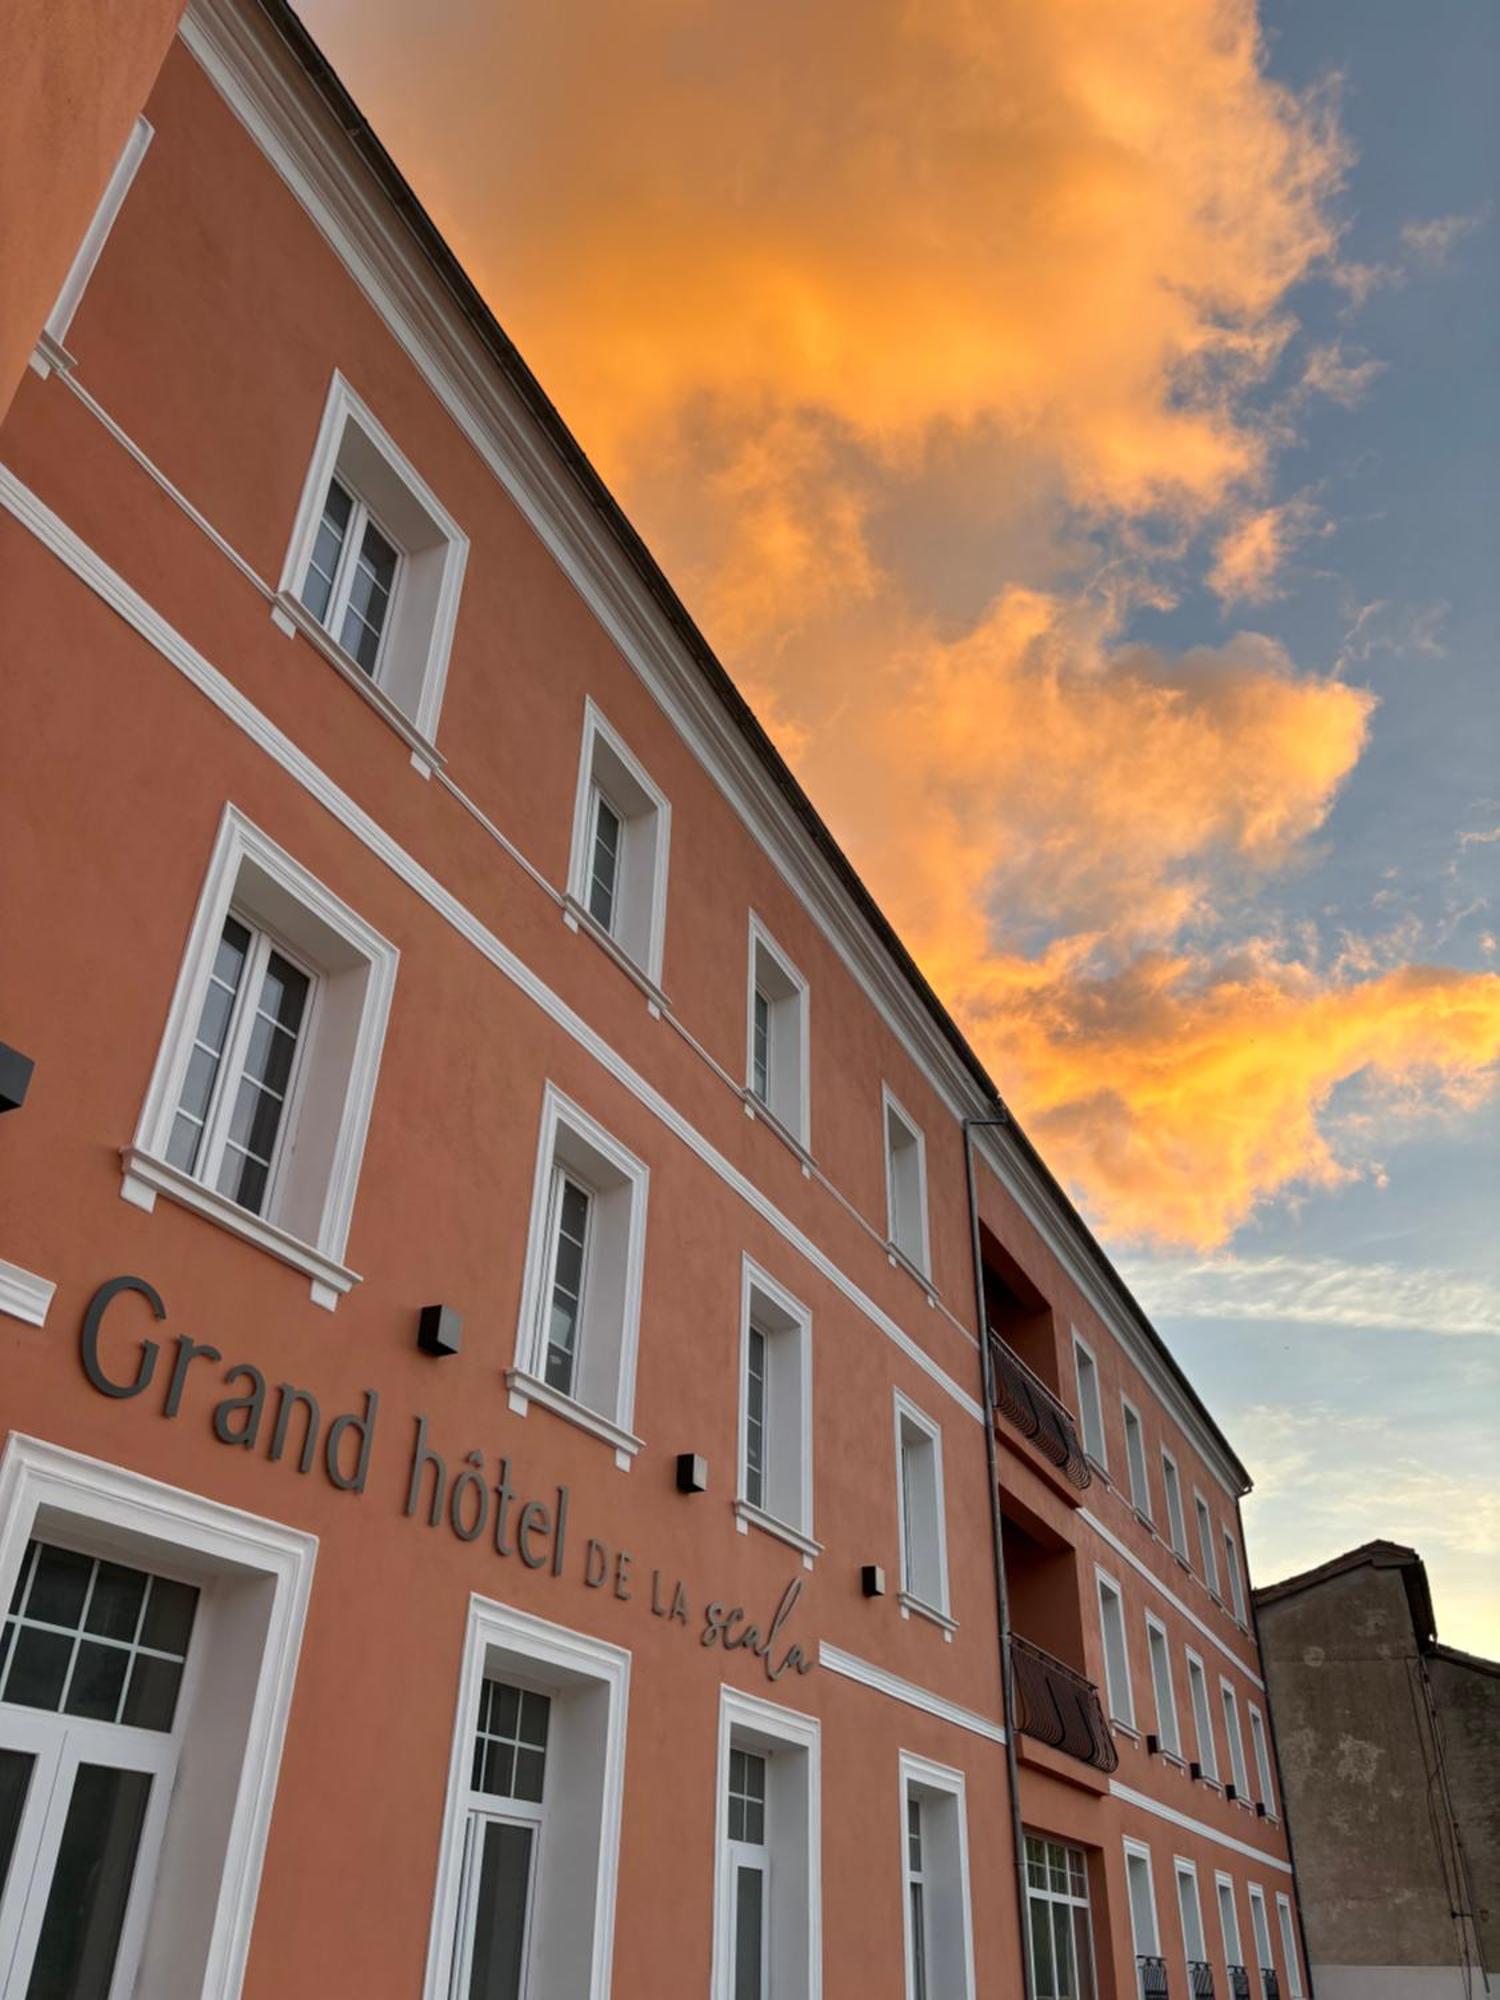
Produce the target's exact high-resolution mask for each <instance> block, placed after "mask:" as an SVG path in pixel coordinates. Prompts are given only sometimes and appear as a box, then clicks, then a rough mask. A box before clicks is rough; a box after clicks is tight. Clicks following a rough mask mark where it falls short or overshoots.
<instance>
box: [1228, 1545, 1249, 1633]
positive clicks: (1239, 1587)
mask: <svg viewBox="0 0 1500 2000" xmlns="http://www.w3.org/2000/svg"><path fill="white" fill-rule="evenodd" d="M1224 1574H1225V1576H1226V1577H1227V1578H1228V1581H1229V1604H1230V1609H1231V1610H1232V1611H1233V1612H1234V1615H1235V1617H1236V1618H1237V1619H1238V1620H1239V1622H1240V1624H1241V1625H1243V1624H1244V1622H1245V1582H1244V1577H1243V1576H1242V1574H1241V1572H1240V1552H1239V1550H1238V1549H1237V1548H1236V1547H1235V1542H1234V1536H1233V1535H1231V1534H1230V1532H1229V1530H1228V1529H1227V1528H1226V1529H1225V1530H1224Z"/></svg>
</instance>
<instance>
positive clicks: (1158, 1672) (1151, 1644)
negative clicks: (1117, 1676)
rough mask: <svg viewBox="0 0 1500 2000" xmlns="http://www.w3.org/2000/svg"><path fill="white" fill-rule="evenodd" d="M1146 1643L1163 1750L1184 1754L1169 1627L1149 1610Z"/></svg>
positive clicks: (1157, 1725) (1176, 1755) (1173, 1754)
mask: <svg viewBox="0 0 1500 2000" xmlns="http://www.w3.org/2000/svg"><path fill="white" fill-rule="evenodd" d="M1146 1645H1147V1648H1148V1650H1149V1651H1150V1655H1151V1691H1152V1694H1153V1695H1154V1697H1155V1700H1156V1731H1157V1734H1158V1736H1159V1737H1160V1738H1161V1747H1162V1749H1163V1750H1167V1751H1170V1753H1171V1754H1172V1756H1174V1757H1180V1756H1181V1755H1182V1734H1181V1731H1180V1730H1179V1729H1178V1727H1177V1700H1176V1697H1175V1696H1174V1694H1173V1692H1172V1654H1171V1650H1170V1648H1169V1646H1168V1644H1167V1633H1166V1628H1165V1626H1163V1625H1160V1624H1158V1622H1157V1621H1156V1619H1154V1618H1153V1617H1152V1616H1151V1614H1150V1612H1149V1611H1148V1612H1147V1614H1146Z"/></svg>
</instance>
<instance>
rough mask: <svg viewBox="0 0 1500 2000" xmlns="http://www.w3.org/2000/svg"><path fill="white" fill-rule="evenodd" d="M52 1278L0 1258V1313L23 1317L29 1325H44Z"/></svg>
mask: <svg viewBox="0 0 1500 2000" xmlns="http://www.w3.org/2000/svg"><path fill="white" fill-rule="evenodd" d="M56 1290H57V1280H56V1279H55V1278H39V1277H38V1276H37V1275H36V1273H35V1271H23V1270H22V1269H21V1267H20V1265H19V1264H7V1263H6V1262H5V1260H4V1259H3V1258H0V1313H5V1314H7V1315H8V1316H9V1317H10V1318H11V1319H21V1320H25V1322H26V1324H27V1325H28V1326H45V1325H46V1324H47V1312H48V1308H49V1307H50V1306H51V1304H52V1294H53V1293H54V1292H55V1291H56Z"/></svg>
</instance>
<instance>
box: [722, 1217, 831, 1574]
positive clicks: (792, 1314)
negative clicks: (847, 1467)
mask: <svg viewBox="0 0 1500 2000" xmlns="http://www.w3.org/2000/svg"><path fill="white" fill-rule="evenodd" d="M740 1325H741V1338H740V1352H741V1364H740V1365H741V1385H740V1483H739V1496H738V1499H737V1500H736V1502H735V1508H736V1512H737V1513H738V1515H739V1521H740V1526H741V1528H742V1529H743V1528H747V1527H756V1528H763V1529H766V1530H768V1531H769V1532H770V1533H773V1534H776V1535H779V1536H780V1537H781V1538H782V1539H783V1540H784V1541H789V1542H791V1543H792V1544H793V1546H794V1547H796V1548H799V1549H801V1550H802V1553H803V1556H804V1558H806V1559H807V1561H808V1563H809V1566H810V1564H811V1559H812V1557H813V1556H815V1555H817V1554H818V1553H819V1544H818V1543H817V1542H815V1541H813V1540H812V1525H813V1483H812V1320H811V1315H810V1314H809V1313H808V1310H807V1308H806V1307H805V1306H804V1305H802V1304H801V1303H800V1302H799V1301H798V1300H797V1299H794V1298H793V1297H792V1295H791V1293H790V1292H788V1291H787V1290H786V1289H785V1288H784V1287H783V1286H781V1285H779V1284H777V1282H776V1280H775V1279H774V1278H772V1277H771V1276H770V1275H769V1273H767V1272H765V1271H763V1270H761V1269H760V1267H759V1266H758V1265H756V1264H753V1263H751V1261H750V1259H749V1258H748V1257H747V1258H746V1259H745V1260H744V1265H743V1273H742V1280H741V1301H740Z"/></svg>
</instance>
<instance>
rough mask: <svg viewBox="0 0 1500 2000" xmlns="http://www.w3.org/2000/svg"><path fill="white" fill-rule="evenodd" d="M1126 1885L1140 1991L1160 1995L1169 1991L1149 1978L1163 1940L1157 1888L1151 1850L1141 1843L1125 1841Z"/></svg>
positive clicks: (1159, 1960)
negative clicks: (1152, 1872) (1157, 1922)
mask: <svg viewBox="0 0 1500 2000" xmlns="http://www.w3.org/2000/svg"><path fill="white" fill-rule="evenodd" d="M1125 1886H1126V1888H1127V1890H1128V1891H1129V1894H1130V1935H1131V1941H1132V1942H1133V1944H1134V1945H1135V1956H1136V1964H1137V1971H1138V1974H1139V1978H1138V1980H1137V1987H1138V1991H1139V1992H1140V1993H1141V1994H1142V1995H1143V1996H1144V1995H1146V1994H1153V1995H1154V1994H1158V1993H1161V1992H1163V1991H1165V1987H1164V1986H1163V1985H1162V1983H1161V1982H1160V1981H1159V1980H1156V1979H1151V1980H1148V1978H1147V1973H1148V1971H1154V1970H1157V1969H1159V1967H1160V1964H1161V1939H1160V1937H1159V1936H1158V1933H1157V1928H1156V1890H1155V1888H1154V1887H1153V1885H1152V1881H1151V1850H1150V1848H1148V1847H1142V1846H1141V1845H1140V1844H1139V1842H1137V1841H1132V1840H1127V1841H1126V1843H1125Z"/></svg>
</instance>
